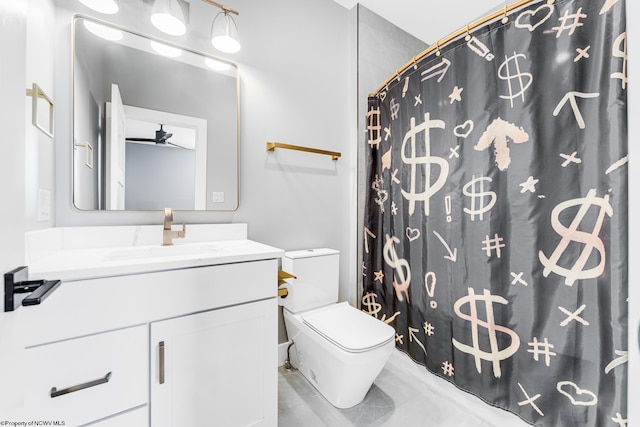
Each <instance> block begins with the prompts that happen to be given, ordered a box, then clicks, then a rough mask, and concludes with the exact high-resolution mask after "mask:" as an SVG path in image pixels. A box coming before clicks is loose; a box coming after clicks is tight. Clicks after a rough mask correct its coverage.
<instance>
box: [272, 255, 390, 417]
mask: <svg viewBox="0 0 640 427" xmlns="http://www.w3.org/2000/svg"><path fill="white" fill-rule="evenodd" d="M338 267H339V252H338V251H336V250H333V249H310V250H302V251H293V252H286V253H285V256H284V258H282V269H283V270H284V271H286V272H288V273H291V274H293V275H294V276H296V277H297V279H288V280H287V285H286V287H287V289H288V290H289V294H288V296H287V298H286V299H285V303H284V320H285V326H286V328H287V333H288V335H289V340H291V341H293V346H292V347H291V349H290V357H291V363H292V364H293V366H295V367H296V368H297V369H299V370H300V372H302V374H303V375H304V376H305V377H306V378H307V379H308V380H309V382H311V384H313V385H314V387H315V388H316V389H317V390H318V391H319V392H320V393H321V394H322V395H323V396H324V397H325V398H326V399H327V400H328V401H329V402H330V403H331V404H332V405H333V406H335V407H338V408H350V407H352V406H354V405H357V404H358V403H360V402H361V401H362V399H364V396H365V395H366V394H367V391H369V388H370V387H371V384H373V381H374V380H375V379H376V377H377V376H378V374H379V373H380V371H381V370H382V368H383V367H384V365H385V363H387V360H388V359H389V356H390V355H391V352H392V350H393V348H394V347H395V339H394V338H395V330H394V329H393V328H392V327H391V326H389V325H387V324H386V323H383V322H381V321H380V320H377V319H375V318H373V317H371V316H369V315H367V314H365V313H363V312H362V311H360V310H358V309H356V308H353V307H352V306H350V305H349V304H348V303H346V302H343V303H337V301H338Z"/></svg>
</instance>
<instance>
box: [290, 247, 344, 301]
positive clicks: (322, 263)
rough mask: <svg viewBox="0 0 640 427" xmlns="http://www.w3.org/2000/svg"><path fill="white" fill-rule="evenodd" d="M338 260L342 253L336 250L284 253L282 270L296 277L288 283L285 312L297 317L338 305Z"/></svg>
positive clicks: (323, 249) (306, 250) (307, 250)
mask: <svg viewBox="0 0 640 427" xmlns="http://www.w3.org/2000/svg"><path fill="white" fill-rule="evenodd" d="M339 259H340V252H339V251H337V250H335V249H327V248H322V249H305V250H300V251H290V252H285V254H284V257H283V258H282V269H283V270H284V271H286V272H287V273H291V274H293V275H294V276H296V279H287V284H286V285H285V286H286V287H287V289H288V290H289V294H288V295H287V297H286V299H285V300H284V307H285V309H287V310H289V311H291V312H292V313H298V312H301V311H305V310H310V309H312V308H316V307H322V306H323V305H328V304H333V303H336V302H338V273H339V272H338V269H339V266H340V263H339Z"/></svg>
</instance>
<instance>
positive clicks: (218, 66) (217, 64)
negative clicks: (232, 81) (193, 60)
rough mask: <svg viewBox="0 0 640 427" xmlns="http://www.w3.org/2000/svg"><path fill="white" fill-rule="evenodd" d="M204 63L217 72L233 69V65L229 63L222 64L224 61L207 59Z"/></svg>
mask: <svg viewBox="0 0 640 427" xmlns="http://www.w3.org/2000/svg"><path fill="white" fill-rule="evenodd" d="M204 63H205V64H207V67H209V68H211V69H212V70H216V71H226V70H228V69H229V68H231V64H228V63H226V62H222V61H217V60H215V59H212V58H205V60H204Z"/></svg>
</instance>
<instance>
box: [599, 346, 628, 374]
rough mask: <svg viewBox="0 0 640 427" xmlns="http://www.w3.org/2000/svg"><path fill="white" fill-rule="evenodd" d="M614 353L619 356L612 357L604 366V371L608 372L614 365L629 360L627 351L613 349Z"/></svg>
mask: <svg viewBox="0 0 640 427" xmlns="http://www.w3.org/2000/svg"><path fill="white" fill-rule="evenodd" d="M615 353H616V354H617V355H618V356H620V357H618V358H616V359H613V360H612V361H611V362H610V363H609V364H608V365H607V366H606V367H605V368H604V373H605V374H608V373H609V372H611V371H612V370H613V368H615V367H616V366H619V365H622V364H623V363H627V362H629V352H628V351H622V350H615Z"/></svg>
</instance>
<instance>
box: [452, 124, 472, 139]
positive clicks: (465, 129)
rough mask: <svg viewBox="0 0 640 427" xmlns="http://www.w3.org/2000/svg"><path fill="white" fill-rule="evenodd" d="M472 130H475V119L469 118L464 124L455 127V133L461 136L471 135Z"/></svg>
mask: <svg viewBox="0 0 640 427" xmlns="http://www.w3.org/2000/svg"><path fill="white" fill-rule="evenodd" d="M472 130H473V121H471V120H467V121H466V122H464V123H463V124H461V125H458V126H456V127H454V128H453V134H454V135H455V136H459V137H460V138H466V137H468V136H469V134H470V133H471V131H472Z"/></svg>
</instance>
